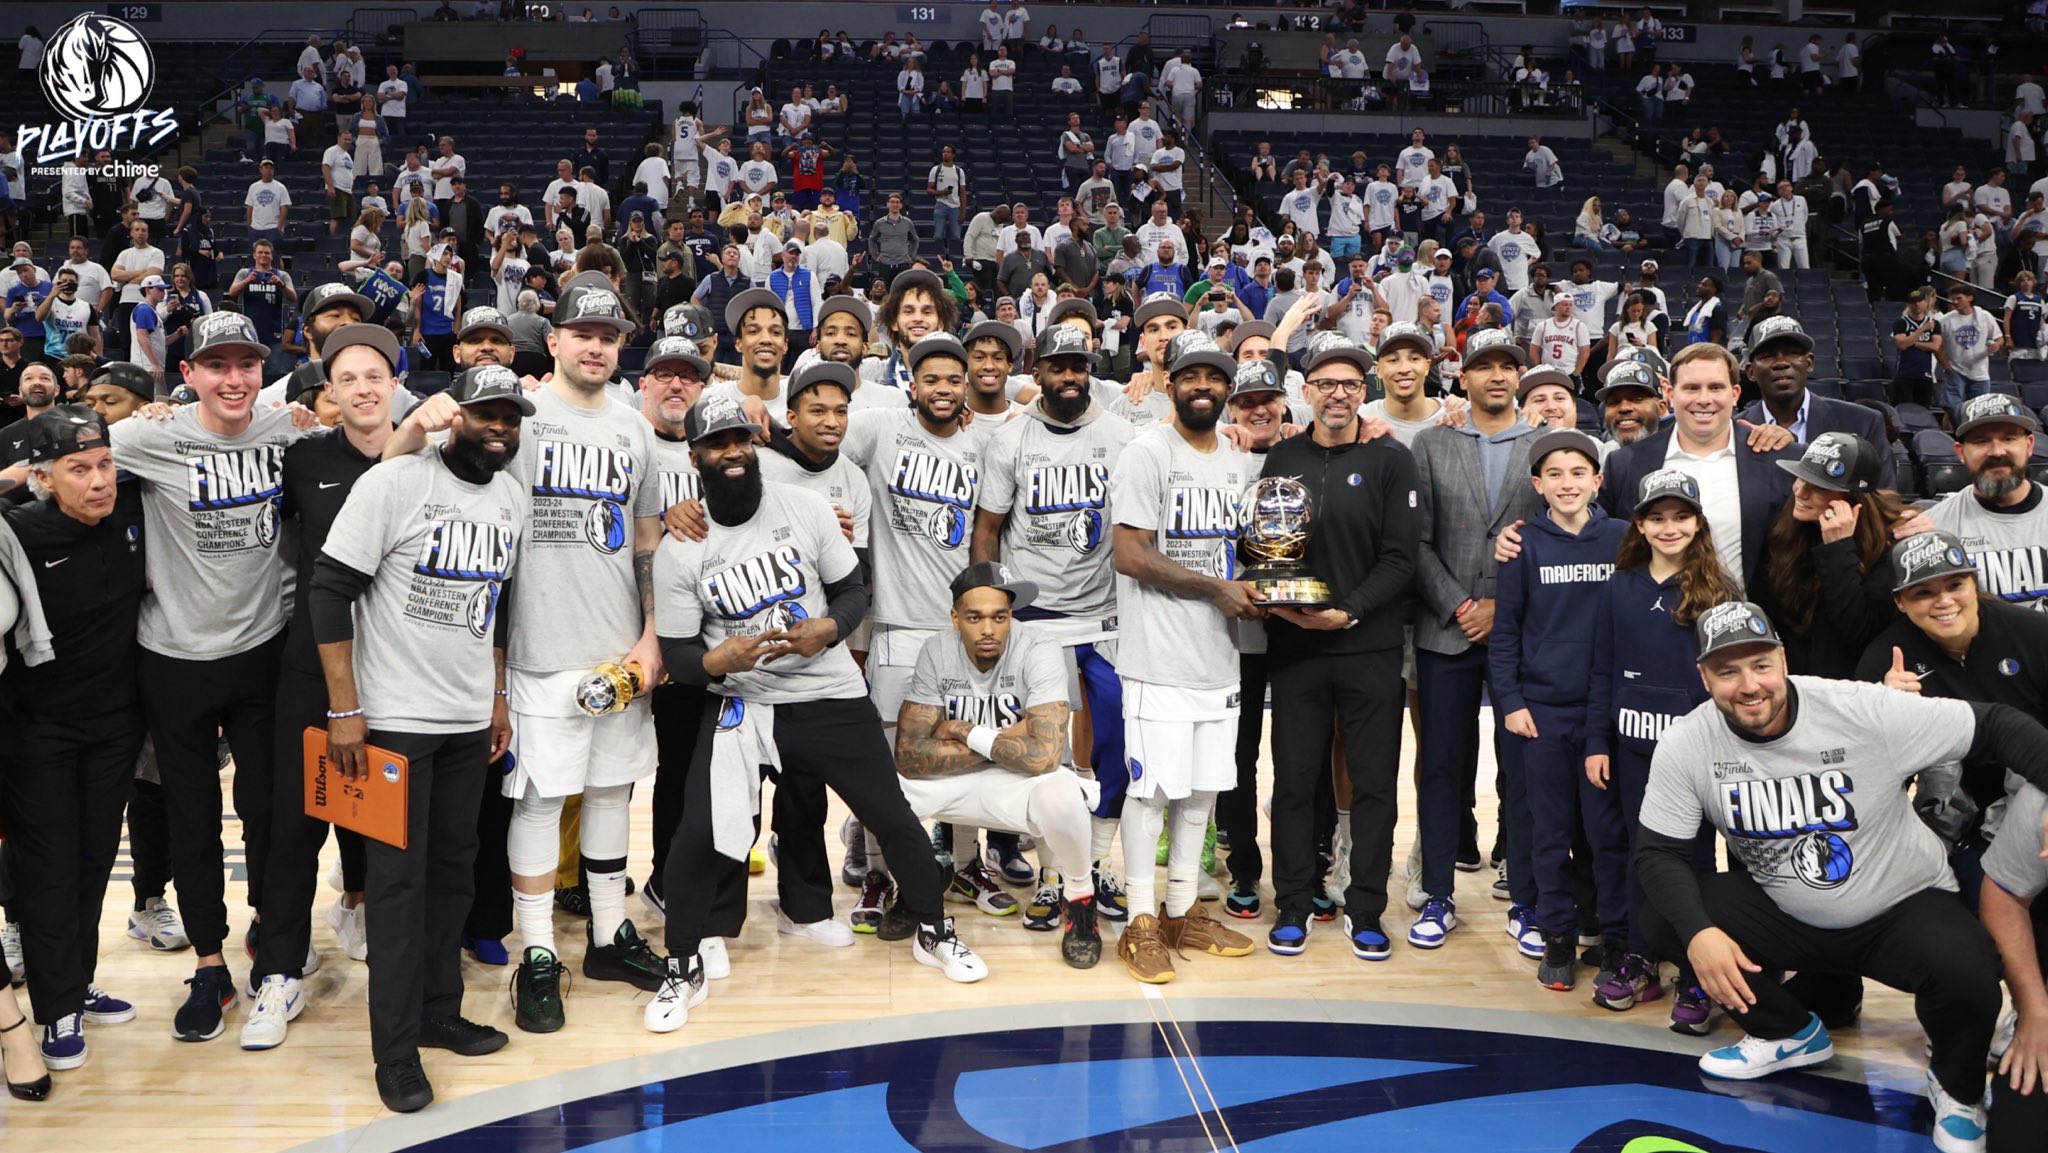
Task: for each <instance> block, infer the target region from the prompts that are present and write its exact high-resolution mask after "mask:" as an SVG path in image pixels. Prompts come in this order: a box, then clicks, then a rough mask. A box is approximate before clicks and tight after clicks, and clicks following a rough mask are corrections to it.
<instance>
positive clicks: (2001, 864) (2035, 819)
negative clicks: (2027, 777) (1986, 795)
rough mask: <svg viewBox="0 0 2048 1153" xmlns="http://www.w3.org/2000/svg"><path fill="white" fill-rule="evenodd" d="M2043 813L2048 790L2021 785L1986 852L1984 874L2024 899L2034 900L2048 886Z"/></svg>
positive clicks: (2008, 802) (2047, 811)
mask: <svg viewBox="0 0 2048 1153" xmlns="http://www.w3.org/2000/svg"><path fill="white" fill-rule="evenodd" d="M2007 779H2008V781H2009V780H2010V779H2011V778H2007ZM2044 813H2048V793H2043V792H2042V791H2041V790H2039V789H2037V788H2035V787H2034V786H2032V785H2029V784H2022V785H2020V786H2019V787H2018V788H2017V789H2014V790H2013V792H2012V794H2011V797H2010V799H2009V800H2008V801H2007V802H2006V806H2005V817H2004V819H2003V820H2002V821H2001V822H2000V824H1999V826H1998V830H1999V831H1998V836H1997V837H1996V838H1994V839H1993V840H1992V842H1991V847H1990V848H1989V849H1987V850H1985V852H1984V875H1985V876H1987V877H1990V878H1991V880H1992V882H1993V883H1994V884H1996V885H1997V886H1998V887H1999V888H2001V889H2004V890H2005V891H2006V892H2008V893H2011V894H2012V895H2013V896H2015V897H2018V898H2020V899H2021V900H2031V899H2032V898H2034V897H2038V896H2040V895H2041V890H2042V889H2048V861H2044V860H2042V859H2041V820H2042V816H2043V814H2044Z"/></svg>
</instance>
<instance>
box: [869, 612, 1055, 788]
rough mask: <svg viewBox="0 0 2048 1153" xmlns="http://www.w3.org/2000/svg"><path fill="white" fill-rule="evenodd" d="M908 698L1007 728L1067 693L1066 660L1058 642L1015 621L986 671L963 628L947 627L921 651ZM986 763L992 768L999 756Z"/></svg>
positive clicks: (976, 721) (977, 722)
mask: <svg viewBox="0 0 2048 1153" xmlns="http://www.w3.org/2000/svg"><path fill="white" fill-rule="evenodd" d="M908 699H910V700H913V701H916V702H917V703H918V704H921V705H932V706H934V707H936V708H937V709H939V710H940V712H942V713H943V714H944V715H945V717H946V719H947V720H953V721H964V722H965V723H967V724H970V725H986V726H988V727H989V728H991V729H1006V728H1009V727H1010V726H1011V725H1014V724H1016V723H1017V722H1018V721H1021V720H1023V719H1024V713H1025V711H1026V710H1028V709H1030V708H1031V707H1032V706H1033V705H1047V704H1052V703H1053V702H1055V701H1064V700H1066V699H1067V666H1066V662H1065V661H1064V660H1063V659H1062V658H1061V656H1060V649H1059V646H1058V645H1056V644H1054V643H1052V642H1050V641H1041V640H1039V639H1038V638H1037V635H1036V634H1035V633H1033V632H1032V631H1031V630H1029V629H1019V628H1015V627H1012V628H1011V630H1010V643H1009V644H1008V645H1006V646H1004V648H1003V655H1002V658H1001V659H1000V660H998V661H996V663H995V667H994V668H991V669H989V670H988V671H987V672H982V671H981V670H980V669H978V668H975V667H974V660H973V658H971V657H969V656H968V655H967V645H966V643H965V642H964V641H962V640H961V639H960V634H959V633H957V632H954V631H953V630H952V629H947V630H946V631H944V632H942V633H936V634H934V635H933V636H932V638H931V639H930V640H928V641H926V642H925V643H924V648H923V649H921V650H919V651H918V654H917V669H916V671H915V672H913V673H911V675H910V696H909V698H908ZM982 767H984V768H993V767H995V762H993V761H986V762H984V763H983V766H982Z"/></svg>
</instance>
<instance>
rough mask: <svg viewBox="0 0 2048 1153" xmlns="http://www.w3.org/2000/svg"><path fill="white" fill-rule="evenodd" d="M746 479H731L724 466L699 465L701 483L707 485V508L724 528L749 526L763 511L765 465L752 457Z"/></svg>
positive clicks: (747, 466)
mask: <svg viewBox="0 0 2048 1153" xmlns="http://www.w3.org/2000/svg"><path fill="white" fill-rule="evenodd" d="M746 469H747V471H746V475H744V476H740V477H729V476H727V475H725V468H724V466H723V465H718V466H711V465H701V464H700V465H698V466H697V479H698V480H699V481H701V482H703V485H704V507H705V508H706V509H708V510H709V511H710V513H711V519H712V520H715V521H717V522H718V523H719V524H722V525H736V524H745V523H747V522H748V521H750V520H752V519H754V513H755V512H756V511H757V510H759V509H760V507H761V493H762V488H761V462H760V461H759V460H757V459H755V458H752V457H749V458H748V459H747V464H746Z"/></svg>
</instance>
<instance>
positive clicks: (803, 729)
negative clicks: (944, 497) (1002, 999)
mask: <svg viewBox="0 0 2048 1153" xmlns="http://www.w3.org/2000/svg"><path fill="white" fill-rule="evenodd" d="M962 368H963V371H964V365H963V366H962ZM688 420H689V432H690V445H691V450H692V453H693V456H694V459H695V460H696V462H697V469H698V477H699V479H700V481H701V482H702V484H703V488H704V506H705V511H706V513H707V514H708V515H709V517H710V522H711V523H710V527H709V533H708V535H707V536H706V537H705V538H704V539H703V540H701V541H691V540H687V539H684V538H680V537H671V538H670V539H668V540H666V541H663V542H662V545H661V549H660V552H659V553H658V554H657V557H656V564H657V569H658V570H659V571H658V573H657V575H656V579H655V587H656V590H657V598H658V599H657V604H656V613H657V618H658V620H659V622H660V628H661V638H662V639H661V643H662V647H663V649H664V650H665V651H666V653H667V656H668V661H669V665H670V667H672V668H673V669H674V670H675V672H676V676H677V677H678V679H680V680H682V681H683V682H684V683H687V684H696V685H702V686H706V687H708V688H709V689H710V690H711V691H712V692H713V693H715V694H717V697H718V699H717V700H714V701H712V702H710V704H709V706H708V707H707V709H706V719H707V720H709V721H715V723H714V724H706V725H703V726H701V727H700V728H699V730H698V735H697V748H696V751H695V754H694V755H693V757H692V759H691V762H690V774H689V784H688V796H687V797H686V799H685V801H684V804H683V820H682V824H681V825H680V826H679V827H678V828H677V830H676V840H675V845H674V847H673V848H672V849H671V850H670V853H669V859H668V876H667V877H666V878H664V890H665V891H666V892H667V893H668V895H669V916H668V923H667V932H666V943H667V945H668V947H669V956H668V959H667V962H666V968H665V972H664V978H663V981H662V984H661V987H660V989H659V990H658V991H657V993H656V995H655V998H654V1000H653V1001H652V1002H651V1003H650V1004H649V1005H648V1006H647V1010H646V1015H645V1021H646V1025H647V1028H648V1029H649V1030H651V1031H653V1032H656V1033H667V1032H672V1031H674V1030H676V1029H679V1028H681V1027H682V1026H683V1024H684V1023H685V1022H686V1021H687V1020H688V1018H689V1010H690V1009H691V1008H693V1007H695V1006H696V1005H699V1004H702V1003H703V1000H704V997H705V996H706V987H705V980H706V977H707V974H706V972H705V965H704V962H703V958H702V955H701V953H700V951H699V950H700V943H701V942H702V941H703V940H704V939H705V938H706V937H708V936H711V935H712V934H714V933H716V932H719V931H720V930H723V929H725V928H727V927H728V926H727V925H723V924H719V923H717V922H715V921H714V920H713V919H712V917H711V915H710V912H711V911H710V908H709V906H710V904H711V899H712V895H713V894H712V890H711V888H710V887H708V886H707V885H705V884H704V883H703V882H704V879H705V878H707V877H712V876H716V875H717V873H718V869H719V867H720V866H719V862H720V860H721V859H722V860H723V861H725V862H734V861H741V860H744V859H745V858H746V855H747V850H748V849H749V847H750V846H751V845H752V844H753V842H754V838H755V837H756V836H758V835H759V833H760V780H761V768H762V766H764V765H766V766H768V767H771V768H778V769H779V771H780V772H781V773H782V774H783V777H784V779H785V780H790V779H792V778H802V777H815V778H817V779H818V780H820V781H822V782H823V783H824V784H828V785H830V786H831V787H832V789H833V791H835V792H837V793H839V795H840V796H841V797H842V798H843V799H844V800H845V801H846V802H847V805H848V807H849V808H851V809H852V810H853V812H854V815H855V816H857V817H858V818H860V821H861V824H862V825H863V826H865V827H866V828H868V829H870V830H872V831H873V833H874V835H875V836H876V837H877V838H878V839H879V840H880V841H881V844H882V850H883V852H884V853H886V854H888V856H889V857H890V858H891V859H892V860H894V861H895V863H896V864H895V872H896V882H897V884H898V885H899V886H901V889H902V894H903V896H902V901H901V903H900V904H899V905H898V906H897V908H896V909H894V910H892V911H891V914H890V917H889V918H887V919H885V920H884V922H883V923H882V925H881V926H880V927H879V935H880V936H881V937H882V939H884V940H902V939H903V938H904V937H912V938H914V939H913V941H912V953H913V955H914V956H915V957H916V958H917V960H918V962H919V963H920V964H924V965H929V966H931V967H933V968H937V969H940V970H942V971H943V972H944V973H945V974H946V976H947V977H949V978H951V979H952V980H955V981H962V982H973V981H979V980H980V979H981V978H983V977H985V976H987V975H988V969H987V967H986V966H985V965H983V964H982V962H981V959H980V958H978V957H976V956H975V955H974V953H973V951H972V950H970V949H968V948H967V946H966V945H965V944H963V943H961V941H960V939H959V937H958V936H957V935H955V933H954V931H953V921H952V918H950V917H947V916H945V915H944V906H943V900H942V897H941V892H942V884H943V881H942V877H941V874H940V870H939V868H938V867H937V864H936V863H935V862H933V860H932V856H931V848H930V845H929V844H928V843H927V842H926V840H925V837H924V830H922V829H921V828H919V827H918V824H917V817H916V815H915V814H914V813H912V812H911V810H910V806H909V805H908V804H907V803H906V802H905V801H904V799H903V791H902V789H901V787H900V786H899V783H898V780H897V777H896V775H895V772H894V769H893V767H892V765H891V762H890V754H889V748H888V744H887V741H886V739H885V738H884V737H883V735H882V726H881V723H880V721H879V718H878V717H877V715H876V713H875V710H874V706H873V705H872V704H870V703H869V702H868V699H867V697H868V690H867V686H865V685H863V684H862V683H861V678H860V670H859V669H858V668H857V667H856V666H855V665H854V663H853V658H852V655H851V654H850V653H849V652H848V651H847V649H846V648H845V647H844V646H843V645H841V644H839V638H840V637H842V636H847V635H851V633H852V631H853V629H854V627H855V626H857V625H858V624H859V623H860V617H861V615H862V613H864V612H865V611H866V607H867V588H866V585H865V584H864V582H863V578H862V573H861V566H860V561H859V559H858V558H857V557H856V556H855V555H854V552H853V546H852V545H851V544H850V543H849V542H848V541H847V539H846V537H845V535H844V534H843V533H842V532H841V531H840V528H839V522H838V518H837V517H836V516H834V515H833V513H832V509H831V506H830V505H827V504H826V503H825V502H824V501H823V500H822V499H820V498H818V497H817V496H814V495H812V494H811V493H808V492H804V491H802V490H800V489H797V488H794V487H792V486H789V485H779V484H777V485H770V484H766V483H764V482H763V481H762V480H761V472H760V466H759V463H758V461H757V460H756V458H755V453H754V444H753V438H754V436H755V434H756V433H757V432H758V431H759V426H757V425H755V424H753V423H752V422H751V421H749V420H748V419H747V418H746V416H745V415H744V414H743V412H742V411H741V409H740V406H739V403H738V402H737V401H735V400H734V399H733V398H731V397H729V396H714V397H710V398H707V399H706V400H704V401H703V402H701V403H699V404H697V405H696V406H694V407H692V408H691V410H690V414H689V417H688ZM764 575H772V578H773V579H772V580H765V579H764ZM714 710H715V711H714ZM797 787H803V786H801V785H798V786H797ZM795 847H797V846H796V844H795V843H793V844H792V845H791V848H795ZM824 866H825V861H824V859H823V856H822V853H821V854H820V855H819V859H818V860H817V861H816V862H811V863H804V867H805V868H812V867H818V868H822V867H824ZM725 867H727V868H730V865H729V864H728V865H726V866H725ZM805 912H806V911H805V910H788V911H785V913H784V916H802V915H803V914H804V913H805ZM824 915H825V917H826V918H827V919H828V920H829V918H830V916H831V909H830V907H829V905H828V906H827V908H826V909H825V911H824ZM729 927H730V929H731V931H733V932H738V929H739V926H738V925H737V924H736V923H734V924H731V925H730V926H729ZM848 936H849V937H850V936H851V934H848Z"/></svg>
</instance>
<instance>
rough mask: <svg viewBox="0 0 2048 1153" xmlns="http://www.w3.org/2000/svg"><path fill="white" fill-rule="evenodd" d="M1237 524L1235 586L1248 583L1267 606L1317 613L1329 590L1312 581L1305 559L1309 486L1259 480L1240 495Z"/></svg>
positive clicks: (1288, 479) (1326, 601) (1280, 478)
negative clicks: (1239, 567) (1239, 569)
mask: <svg viewBox="0 0 2048 1153" xmlns="http://www.w3.org/2000/svg"><path fill="white" fill-rule="evenodd" d="M1240 507H1241V508H1242V509H1243V513H1242V516H1243V519H1242V520H1241V521H1240V522H1239V524H1238V531H1237V555H1238V558H1239V560H1240V562H1242V564H1243V570H1244V571H1243V572H1241V573H1240V574H1239V579H1240V580H1245V581H1249V582H1251V586H1252V587H1253V588H1255V589H1257V590H1258V591H1259V595H1260V596H1262V597H1264V598H1265V601H1266V603H1267V604H1269V605H1288V606H1292V607H1296V608H1321V607H1323V606H1325V605H1328V604H1329V603H1330V600H1331V597H1330V586H1329V584H1328V583H1326V582H1324V581H1323V580H1321V579H1319V578H1317V577H1315V576H1311V575H1310V574H1309V572H1308V569H1307V566H1306V564H1305V558H1306V557H1307V555H1308V536H1309V496H1308V486H1307V485H1304V484H1302V483H1301V482H1300V481H1298V480H1295V479H1294V478H1293V477H1289V476H1268V477H1262V478H1260V479H1258V480H1255V481H1253V482H1252V483H1251V486H1250V487H1249V488H1247V489H1245V491H1244V500H1243V502H1242V504H1241V506H1240Z"/></svg>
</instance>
